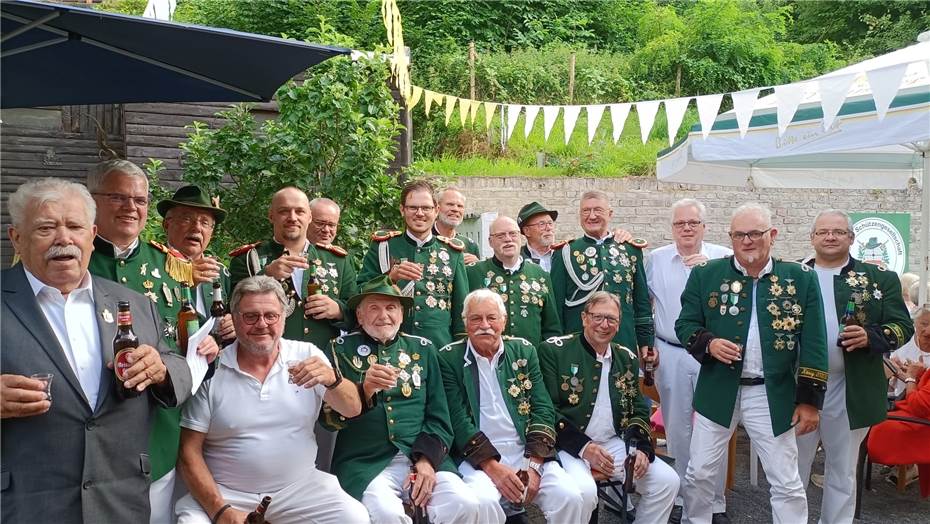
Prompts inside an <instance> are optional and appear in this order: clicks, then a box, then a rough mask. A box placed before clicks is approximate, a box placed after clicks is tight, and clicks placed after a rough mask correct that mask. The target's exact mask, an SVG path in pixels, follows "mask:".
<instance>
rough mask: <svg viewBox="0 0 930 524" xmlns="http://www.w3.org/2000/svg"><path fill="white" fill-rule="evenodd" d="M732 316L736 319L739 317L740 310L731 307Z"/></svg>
mask: <svg viewBox="0 0 930 524" xmlns="http://www.w3.org/2000/svg"><path fill="white" fill-rule="evenodd" d="M730 314H731V315H733V316H734V317H735V316H736V315H739V308H738V307H736V306H730Z"/></svg>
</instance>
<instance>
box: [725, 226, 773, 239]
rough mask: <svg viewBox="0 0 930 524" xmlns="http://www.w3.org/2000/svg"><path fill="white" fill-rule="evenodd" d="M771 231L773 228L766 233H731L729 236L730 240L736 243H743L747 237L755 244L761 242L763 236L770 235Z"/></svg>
mask: <svg viewBox="0 0 930 524" xmlns="http://www.w3.org/2000/svg"><path fill="white" fill-rule="evenodd" d="M771 230H772V228H768V229H766V230H765V231H758V230H752V231H730V233H729V235H730V238H731V239H733V240H734V241H735V242H742V241H743V239H745V238H746V237H749V240H752V241H753V242H755V241H756V240H759V239H760V238H762V235H764V234H766V233H768V232H769V231H771Z"/></svg>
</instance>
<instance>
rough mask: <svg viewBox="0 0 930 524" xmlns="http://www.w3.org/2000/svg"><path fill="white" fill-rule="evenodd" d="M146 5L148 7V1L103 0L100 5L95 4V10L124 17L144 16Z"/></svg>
mask: <svg viewBox="0 0 930 524" xmlns="http://www.w3.org/2000/svg"><path fill="white" fill-rule="evenodd" d="M146 5H148V0H103V1H102V2H100V3H99V4H94V9H100V10H101V11H109V12H111V13H120V14H123V15H135V16H142V13H144V12H145V6H146Z"/></svg>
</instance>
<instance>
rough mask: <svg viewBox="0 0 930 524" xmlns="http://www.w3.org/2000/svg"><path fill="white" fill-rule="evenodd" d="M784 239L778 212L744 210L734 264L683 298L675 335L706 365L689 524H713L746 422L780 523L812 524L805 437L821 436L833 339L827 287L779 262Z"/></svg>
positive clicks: (697, 397)
mask: <svg viewBox="0 0 930 524" xmlns="http://www.w3.org/2000/svg"><path fill="white" fill-rule="evenodd" d="M777 233H778V231H777V230H776V229H775V228H774V227H772V215H771V211H769V210H768V208H766V207H764V206H762V205H760V204H744V205H742V206H740V207H738V208H737V209H736V210H735V211H734V212H733V218H732V220H731V221H730V233H729V234H730V239H731V240H732V241H733V252H734V255H733V256H732V257H729V256H728V257H725V258H720V259H715V260H710V261H707V262H703V263H701V264H700V265H699V266H697V267H695V268H693V269H692V270H691V275H690V276H689V277H688V283H687V284H686V285H685V290H684V292H683V293H682V295H681V306H682V308H681V314H680V315H679V317H678V321H677V322H675V331H676V334H677V335H678V340H680V341H682V343H683V344H684V346H685V347H686V348H687V350H688V352H689V353H691V355H693V356H694V357H695V358H696V359H698V361H700V362H701V371H700V374H699V375H698V382H697V388H696V389H695V392H694V410H695V411H696V412H697V414H696V415H695V421H694V430H693V432H692V436H691V460H690V461H689V463H688V469H687V472H686V473H685V479H684V481H685V486H684V488H683V489H682V497H683V499H684V518H685V519H687V520H684V519H683V521H686V522H694V523H710V522H711V518H712V513H713V502H714V484H715V482H716V479H717V476H718V475H721V474H723V472H722V471H721V469H722V468H721V466H722V464H723V457H724V455H726V448H727V443H728V442H729V440H730V437H731V435H732V434H733V431H734V430H735V429H736V424H737V423H738V422H740V421H742V423H743V426H744V427H745V428H746V432H747V433H748V434H749V438H750V439H751V440H752V442H753V444H754V445H755V448H756V449H757V450H758V452H759V458H760V459H761V460H762V467H763V468H764V469H765V475H766V478H767V479H768V482H769V484H770V485H771V486H772V489H771V505H772V519H773V521H774V522H775V523H782V522H785V523H796V522H807V495H806V493H805V491H804V486H803V484H802V483H801V477H800V476H799V475H798V468H797V457H798V447H797V441H796V440H795V433H797V434H798V435H803V434H804V433H809V432H810V431H813V430H814V429H816V428H817V423H818V418H819V416H818V413H817V410H818V409H820V407H821V405H822V404H823V395H824V389H825V387H826V381H827V352H826V330H825V328H824V320H823V305H822V304H821V301H820V290H819V288H818V286H817V277H816V276H814V272H813V271H811V270H810V268H808V267H807V266H805V265H802V264H798V263H796V262H787V261H782V260H779V259H776V258H773V257H772V254H771V250H772V243H773V242H774V240H775V236H776V235H777ZM792 429H794V431H792Z"/></svg>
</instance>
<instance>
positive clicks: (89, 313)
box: [23, 267, 103, 410]
mask: <svg viewBox="0 0 930 524" xmlns="http://www.w3.org/2000/svg"><path fill="white" fill-rule="evenodd" d="M23 270H24V271H25V273H26V279H27V280H28V281H29V285H30V286H32V291H33V293H35V296H36V302H38V303H39V307H40V308H41V309H42V313H43V314H44V315H45V319H46V320H48V323H49V325H50V326H51V327H52V331H54V332H55V337H56V338H57V339H58V343H59V344H60V345H61V349H62V350H64V353H65V357H66V358H67V359H68V364H71V369H72V370H73V371H74V374H75V375H76V376H77V379H78V382H80V384H81V389H82V390H83V391H84V397H85V398H86V399H87V403H88V404H89V405H90V408H91V410H93V409H94V408H95V407H96V406H97V392H98V391H99V390H100V375H101V373H102V372H103V352H102V349H101V345H100V342H101V341H100V333H99V332H98V331H97V309H96V306H95V305H94V291H93V281H92V279H91V276H90V272H89V271H88V272H87V273H85V274H84V278H83V279H82V280H81V283H80V285H79V286H78V287H77V288H75V289H74V290H72V291H71V292H70V293H68V296H67V298H66V297H63V296H62V295H61V291H59V290H57V289H55V288H53V287H51V286H47V285H45V284H44V283H43V282H42V281H40V280H39V279H38V278H36V277H35V275H33V274H32V273H30V272H29V270H28V269H26V268H25V267H24V268H23ZM35 371H36V373H41V372H46V371H49V370H44V369H36V370H35Z"/></svg>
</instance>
